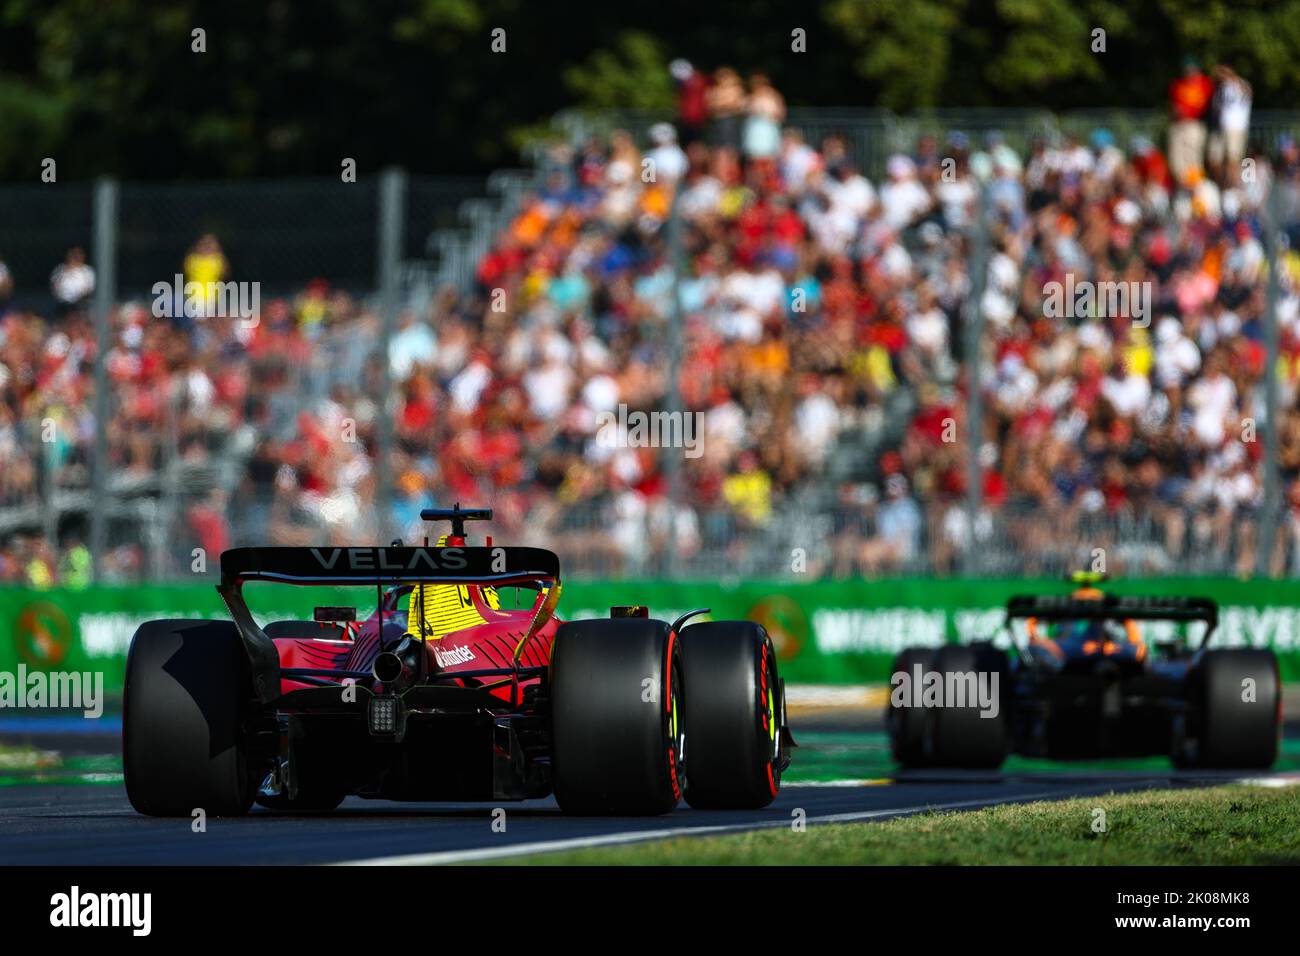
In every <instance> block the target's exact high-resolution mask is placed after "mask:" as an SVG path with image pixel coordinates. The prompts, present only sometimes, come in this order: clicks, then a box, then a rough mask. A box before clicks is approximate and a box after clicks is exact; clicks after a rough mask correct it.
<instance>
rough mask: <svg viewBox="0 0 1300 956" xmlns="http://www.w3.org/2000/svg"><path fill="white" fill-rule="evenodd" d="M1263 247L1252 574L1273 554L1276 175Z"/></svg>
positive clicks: (1262, 569)
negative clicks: (1259, 474) (1258, 479)
mask: <svg viewBox="0 0 1300 956" xmlns="http://www.w3.org/2000/svg"><path fill="white" fill-rule="evenodd" d="M1264 203H1265V207H1266V208H1265V210H1264V217H1263V218H1264V249H1265V252H1266V254H1267V256H1268V292H1267V295H1268V299H1267V305H1266V306H1265V308H1264V354H1265V358H1264V429H1263V434H1262V435H1259V436H1258V437H1259V438H1260V439H1262V440H1263V442H1264V454H1263V455H1262V456H1261V461H1260V466H1261V467H1262V468H1263V469H1264V502H1263V507H1262V508H1260V514H1259V529H1258V534H1257V535H1256V540H1255V573H1256V574H1257V575H1259V576H1260V577H1265V576H1267V575H1268V573H1269V563H1270V561H1271V560H1272V557H1273V542H1274V541H1275V540H1276V533H1277V521H1278V507H1279V504H1280V501H1279V497H1280V490H1279V487H1278V467H1279V457H1280V456H1279V451H1280V449H1279V448H1278V435H1279V434H1280V429H1279V428H1278V424H1279V423H1278V420H1277V415H1278V401H1277V362H1278V350H1279V343H1278V334H1277V300H1278V294H1279V292H1280V278H1279V276H1278V271H1279V269H1280V268H1281V255H1280V252H1281V250H1280V248H1279V247H1280V246H1281V244H1282V222H1281V219H1282V208H1281V207H1282V203H1281V189H1280V187H1279V186H1278V182H1277V176H1276V174H1274V175H1272V176H1270V177H1269V185H1268V195H1267V196H1266V197H1265V199H1264Z"/></svg>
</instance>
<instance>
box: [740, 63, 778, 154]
mask: <svg viewBox="0 0 1300 956" xmlns="http://www.w3.org/2000/svg"><path fill="white" fill-rule="evenodd" d="M745 108H746V111H747V112H748V116H747V117H746V118H745V144H744V145H745V156H746V157H747V158H748V159H772V158H773V157H775V156H776V154H777V152H778V151H779V150H780V148H781V124H782V123H784V122H785V99H784V98H783V97H782V96H781V94H780V93H778V92H777V90H776V87H774V86H773V85H772V84H771V82H769V80H768V78H767V76H766V75H765V74H762V73H754V74H751V75H750V77H749V99H748V100H747V101H746V103H745Z"/></svg>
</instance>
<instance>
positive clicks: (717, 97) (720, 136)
mask: <svg viewBox="0 0 1300 956" xmlns="http://www.w3.org/2000/svg"><path fill="white" fill-rule="evenodd" d="M707 99H708V104H709V121H710V124H711V125H710V127H709V137H710V140H711V141H712V144H713V145H714V146H724V147H727V148H730V149H739V148H740V134H741V129H740V124H741V120H742V118H743V117H744V115H745V86H744V84H742V83H741V82H740V76H739V75H738V74H737V73H736V71H735V70H733V69H731V68H730V67H727V66H724V67H721V68H719V69H718V70H717V72H715V73H714V74H713V86H711V87H710V88H709V92H708V97H707Z"/></svg>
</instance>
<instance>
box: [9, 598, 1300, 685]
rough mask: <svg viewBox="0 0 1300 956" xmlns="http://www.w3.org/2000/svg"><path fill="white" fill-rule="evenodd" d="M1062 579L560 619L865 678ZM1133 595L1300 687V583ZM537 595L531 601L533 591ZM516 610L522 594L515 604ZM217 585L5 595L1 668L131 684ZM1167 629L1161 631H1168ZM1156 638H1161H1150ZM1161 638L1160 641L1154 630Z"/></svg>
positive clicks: (278, 601)
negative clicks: (135, 663) (717, 632)
mask: <svg viewBox="0 0 1300 956" xmlns="http://www.w3.org/2000/svg"><path fill="white" fill-rule="evenodd" d="M1068 588H1069V586H1068V585H1064V584H1062V583H1061V582H1058V581H1023V580H1015V579H990V580H963V579H945V580H924V579H918V578H902V579H891V580H881V581H851V582H845V581H813V582H808V583H806V584H796V583H789V582H747V583H743V584H737V585H734V586H726V585H721V584H716V583H706V584H698V583H692V582H684V581H682V582H679V581H566V582H565V586H564V597H563V598H562V600H561V602H560V614H561V615H562V616H563V617H565V618H568V619H574V618H580V617H604V616H606V615H608V613H609V608H610V606H611V605H615V604H648V605H649V606H650V611H651V614H652V615H654V616H655V617H659V618H664V619H667V620H672V619H673V617H675V616H676V615H677V614H680V613H682V612H684V611H687V610H691V609H693V608H699V607H709V608H712V610H713V617H715V618H749V619H752V620H755V621H759V622H761V623H762V624H764V625H765V626H766V627H767V629H768V631H770V632H771V634H772V635H773V637H774V639H775V641H776V644H777V647H778V649H779V653H780V657H781V667H782V674H783V676H785V677H786V679H787V680H789V681H790V682H792V683H823V684H861V683H878V682H883V681H885V680H886V679H887V676H888V674H887V672H888V668H889V664H890V661H891V660H892V658H893V655H894V654H895V653H897V652H898V650H899V649H900V648H902V647H905V646H907V645H911V644H922V645H931V646H932V645H936V644H939V643H942V642H944V641H969V640H973V639H977V638H996V639H997V640H998V641H1000V642H1002V643H1005V642H1006V641H1007V640H1008V635H1007V634H1006V633H1005V632H1003V631H1002V623H1003V620H1002V613H1001V608H1002V606H1003V605H1004V604H1005V602H1006V599H1007V598H1008V597H1009V596H1010V595H1012V594H1015V593H1063V592H1065V591H1067V590H1068ZM1111 590H1113V591H1115V592H1116V593H1124V594H1141V593H1146V594H1160V595H1203V596H1207V597H1211V598H1214V599H1215V600H1216V601H1218V602H1219V604H1220V624H1219V630H1218V632H1217V633H1216V635H1215V637H1214V645H1213V646H1217V647H1231V646H1238V647H1241V646H1253V647H1271V648H1273V650H1275V651H1276V652H1277V654H1278V657H1279V659H1280V660H1281V662H1282V675H1283V678H1284V679H1285V680H1300V583H1293V582H1287V581H1236V580H1228V579H1222V578H1182V579H1165V580H1158V581H1157V580H1151V581H1129V582H1117V583H1115V584H1113V585H1112V586H1111ZM247 593H248V596H249V603H250V605H251V606H252V608H253V611H254V613H255V614H256V616H257V617H258V618H259V620H261V621H262V622H263V623H265V622H266V621H270V620H277V619H282V618H294V617H300V618H309V617H310V616H311V613H312V607H313V606H314V605H316V604H331V603H352V604H355V605H356V606H357V607H358V609H359V611H360V613H362V614H363V615H364V614H365V613H368V612H369V611H370V610H371V609H372V608H373V607H374V600H375V592H374V590H373V589H358V588H352V589H339V588H294V587H289V586H285V585H252V586H250V587H249V588H248V591H247ZM525 597H526V596H525ZM504 603H505V605H506V606H511V605H512V598H511V594H510V592H507V593H506V594H505V596H504ZM225 616H226V615H225V607H224V605H223V604H222V602H221V600H220V598H218V596H217V594H216V591H215V590H214V589H213V587H212V585H211V584H198V585H185V586H168V587H121V588H109V587H96V588H89V589H86V590H82V591H70V590H49V591H32V590H25V589H0V672H10V673H13V672H15V670H16V668H17V666H18V664H19V663H23V664H25V665H26V666H27V668H28V670H31V669H34V668H39V669H45V670H60V671H73V670H82V671H84V670H92V671H102V672H103V673H104V686H105V688H106V689H108V690H110V691H115V690H118V689H120V687H121V683H122V677H123V671H124V668H125V664H126V651H127V648H128V646H129V645H130V641H131V636H132V634H134V633H135V629H136V628H137V627H138V626H139V625H140V623H141V622H143V621H146V620H150V619H153V618H165V617H214V618H224V617H225ZM1156 626H1157V625H1149V627H1156ZM1148 633H1149V634H1150V633H1151V632H1150V631H1149V632H1148ZM1152 636H1160V635H1158V634H1152Z"/></svg>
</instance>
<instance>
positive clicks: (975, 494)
mask: <svg viewBox="0 0 1300 956" xmlns="http://www.w3.org/2000/svg"><path fill="white" fill-rule="evenodd" d="M987 213H988V185H987V184H986V183H980V187H979V192H978V195H977V197H976V199H975V220H974V222H972V223H971V225H972V227H973V228H972V231H971V239H972V248H971V261H970V297H969V298H968V299H967V300H966V316H965V319H966V321H965V329H964V331H965V333H966V334H965V335H963V336H962V343H963V346H964V348H963V353H964V354H963V355H962V363H963V364H964V365H965V366H966V441H967V449H966V457H967V461H966V525H967V528H966V532H967V534H968V536H969V537H968V538H967V540H966V550H965V552H964V553H963V555H962V570H963V572H964V573H966V574H968V575H974V574H978V573H979V548H978V547H977V546H976V542H975V529H976V526H977V524H978V523H979V515H980V509H981V507H982V506H983V499H984V474H983V470H982V469H981V468H980V445H981V444H983V439H984V395H983V392H982V388H983V385H982V383H981V381H980V339H981V338H982V337H983V334H984V282H985V280H986V278H987V276H988V229H989V224H988V215H987Z"/></svg>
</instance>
